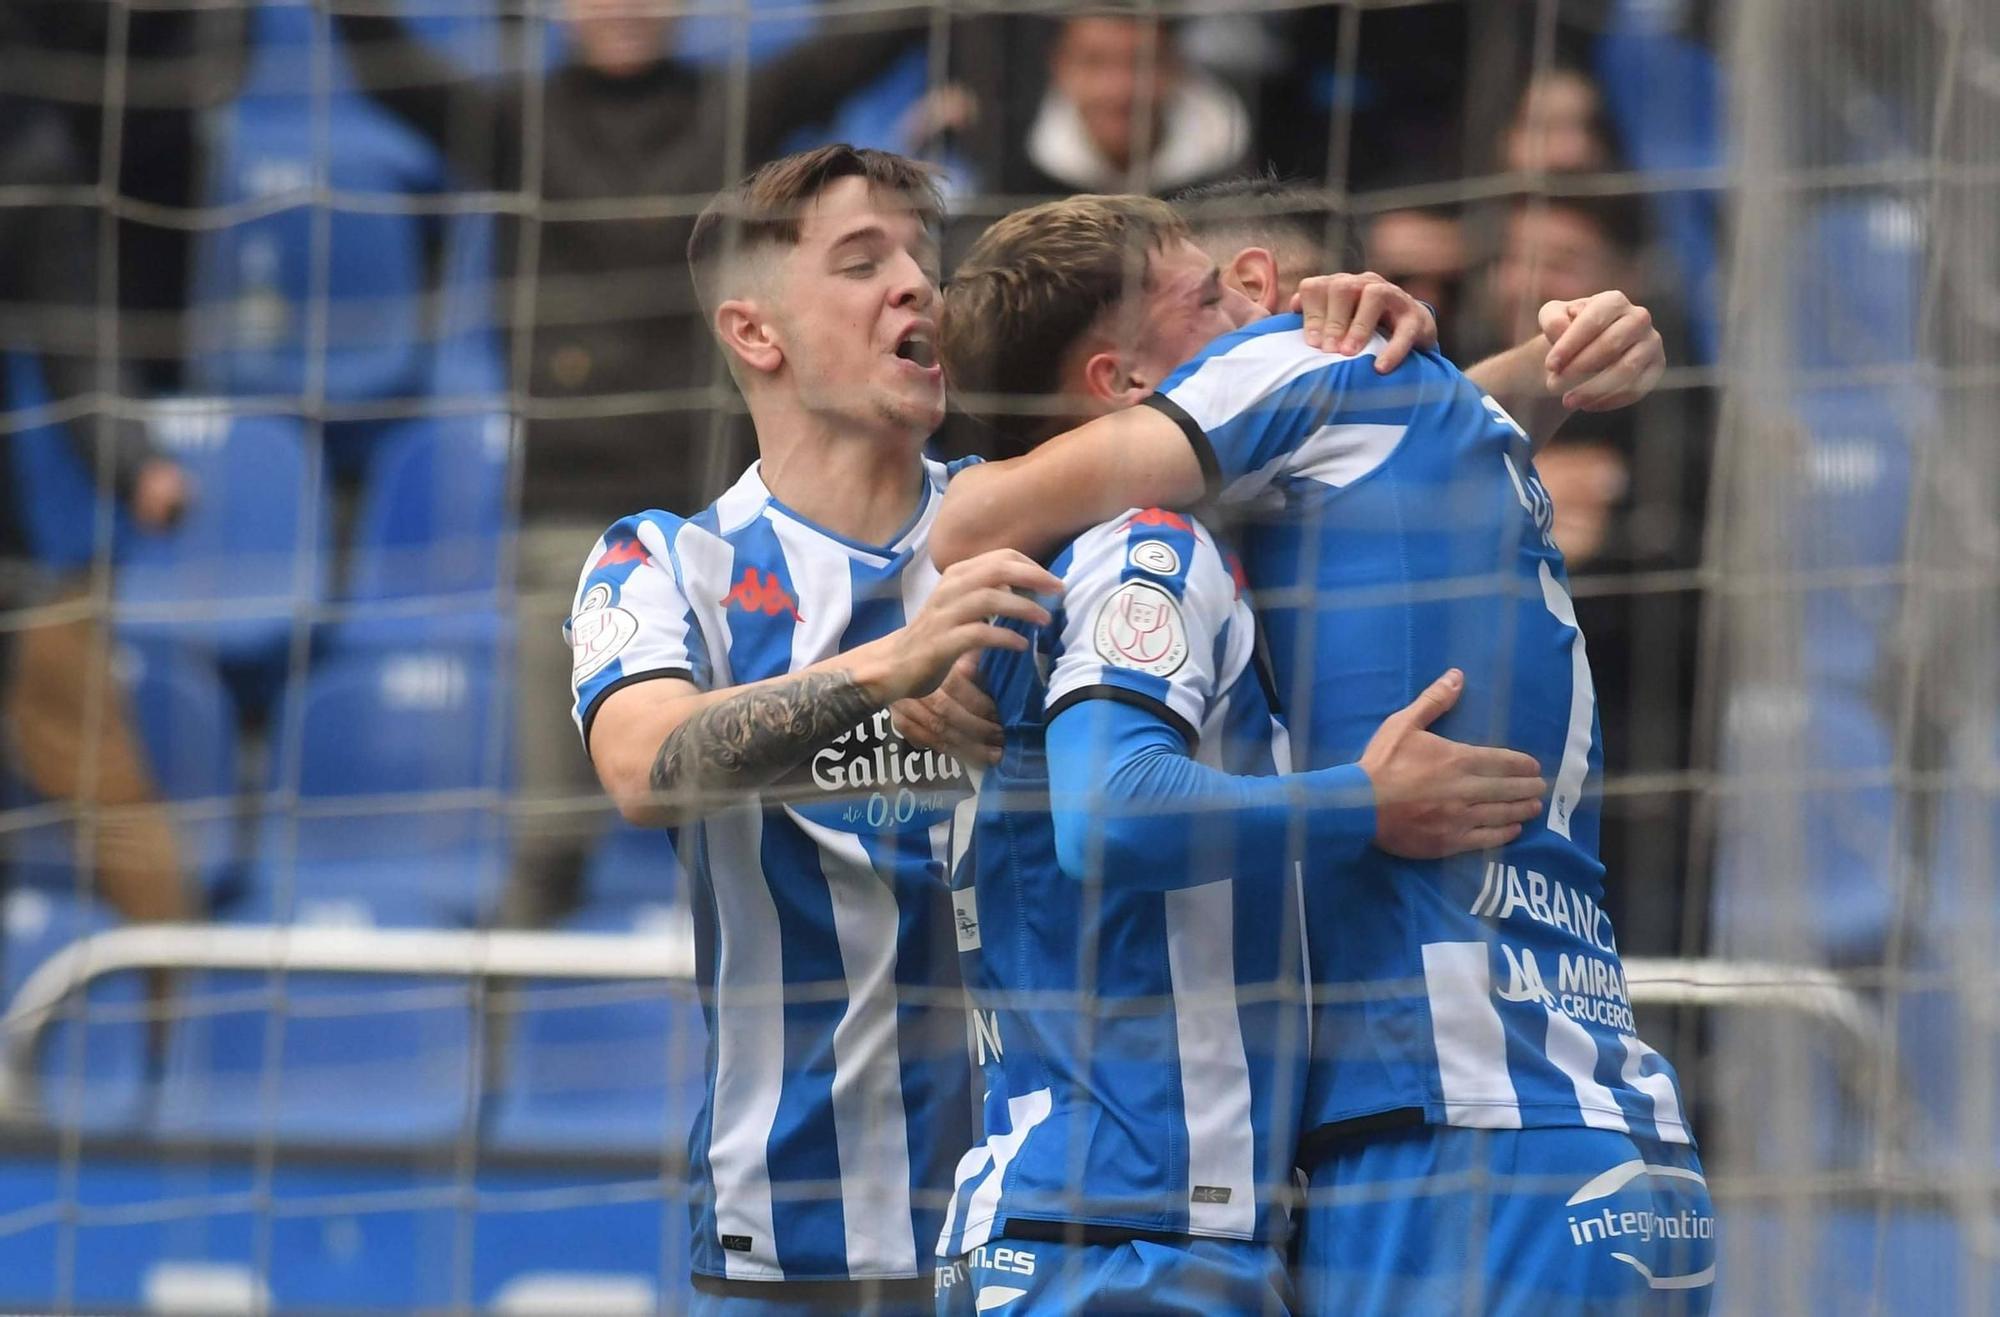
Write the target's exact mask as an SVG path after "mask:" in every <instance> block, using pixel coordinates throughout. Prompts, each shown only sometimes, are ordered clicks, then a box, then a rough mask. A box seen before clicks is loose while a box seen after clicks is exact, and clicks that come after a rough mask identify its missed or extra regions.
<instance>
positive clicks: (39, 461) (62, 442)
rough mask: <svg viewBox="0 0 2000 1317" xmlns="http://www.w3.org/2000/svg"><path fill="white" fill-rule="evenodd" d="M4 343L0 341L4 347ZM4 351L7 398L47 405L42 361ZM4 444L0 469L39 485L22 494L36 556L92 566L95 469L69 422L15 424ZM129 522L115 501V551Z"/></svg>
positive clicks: (25, 405) (22, 483)
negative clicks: (27, 494) (73, 439)
mask: <svg viewBox="0 0 2000 1317" xmlns="http://www.w3.org/2000/svg"><path fill="white" fill-rule="evenodd" d="M4 347H5V344H0V349H4ZM0 357H4V360H0V369H4V370H5V371H6V388H5V389H4V390H0V392H4V394H5V396H6V398H7V400H8V402H9V404H10V405H11V406H12V407H13V408H14V409H15V410H17V411H27V410H30V409H33V408H40V407H46V406H48V405H49V395H48V386H47V382H46V380H45V379H44V377H43V375H42V366H41V362H40V361H39V360H37V359H36V358H35V357H34V356H33V355H31V354H29V353H25V352H4V353H0ZM0 447H4V448H5V450H6V469H5V470H4V472H0V474H4V475H5V476H6V477H7V478H8V479H9V480H11V481H13V482H14V487H15V488H17V489H32V490H34V491H35V496H34V497H33V498H28V499H22V500H20V506H19V509H18V510H19V512H20V515H21V520H22V523H23V525H24V526H25V527H26V531H27V538H28V548H29V550H30V551H31V552H32V553H33V554H34V555H35V559H36V561H38V562H40V563H42V564H44V565H45V566H48V567H52V568H56V569H65V568H80V567H86V566H88V565H89V564H90V562H91V561H92V560H93V558H95V557H96V556H97V554H96V550H98V549H100V548H101V547H102V546H100V544H99V543H98V538H99V535H100V531H99V527H98V516H97V514H98V507H97V496H96V489H97V482H96V473H95V472H93V471H91V470H90V469H89V467H88V465H87V464H86V463H85V462H84V461H82V460H81V458H80V457H79V456H78V454H77V451H76V449H75V448H74V447H72V446H71V444H70V436H69V434H68V432H67V428H66V427H65V425H64V424H63V423H61V422H50V423H49V424H46V425H36V426H31V427H29V428H27V429H21V430H16V431H14V432H13V433H12V434H11V435H9V436H8V437H7V439H6V441H5V443H4V444H0ZM128 524H129V523H128V518H127V517H126V515H125V511H124V509H123V507H122V506H118V505H116V504H114V506H113V512H112V521H111V525H110V532H111V544H110V547H111V551H112V552H113V553H114V554H115V553H116V552H117V549H118V545H119V542H120V540H121V539H122V538H123V535H124V534H125V531H126V528H127V526H128Z"/></svg>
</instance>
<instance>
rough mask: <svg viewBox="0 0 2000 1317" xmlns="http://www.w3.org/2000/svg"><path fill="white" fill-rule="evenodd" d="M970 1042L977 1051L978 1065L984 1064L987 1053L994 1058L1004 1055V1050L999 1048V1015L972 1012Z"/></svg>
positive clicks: (977, 1011)
mask: <svg viewBox="0 0 2000 1317" xmlns="http://www.w3.org/2000/svg"><path fill="white" fill-rule="evenodd" d="M972 1041H973V1045H974V1046H975V1047H976V1048H977V1049H978V1053H979V1059H978V1064H979V1065H985V1064H986V1060H987V1054H988V1053H991V1054H992V1055H993V1056H995V1057H998V1056H1003V1055H1005V1050H1004V1049H1003V1048H1002V1047H1001V1046H1000V1013H999V1012H998V1011H982V1010H977V1009H975V1010H974V1011H973V1012H972Z"/></svg>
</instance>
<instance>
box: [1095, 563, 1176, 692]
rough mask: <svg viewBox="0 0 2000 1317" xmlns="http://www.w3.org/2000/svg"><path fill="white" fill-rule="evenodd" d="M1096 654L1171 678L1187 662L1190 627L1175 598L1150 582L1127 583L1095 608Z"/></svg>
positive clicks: (1148, 672)
mask: <svg viewBox="0 0 2000 1317" xmlns="http://www.w3.org/2000/svg"><path fill="white" fill-rule="evenodd" d="M1093 638H1094V640H1095V641H1096V644H1097V653H1098V656H1099V657H1100V658H1102V659H1103V660H1104V661H1105V662H1106V663H1110V664H1114V665H1116V666H1118V667H1121V668H1129V669H1131V670H1132V671H1134V672H1144V673H1146V674H1148V675H1149V676H1154V677H1168V676H1172V675H1173V674H1174V673H1176V672H1179V671H1180V669H1181V665H1182V664H1183V663H1186V662H1187V656H1188V641H1187V624H1186V623H1185V622H1183V621H1182V620H1181V606H1180V604H1179V602H1178V601H1176V600H1175V599H1174V597H1173V596H1172V595H1170V594H1168V593H1167V592H1166V591H1165V590H1162V589H1161V588H1160V587H1159V586H1157V585H1154V584H1152V583H1151V582H1149V581H1127V582H1126V583H1125V584H1123V585H1121V586H1119V587H1118V589H1117V590H1115V591H1113V592H1112V595H1111V597H1110V598H1109V599H1106V600H1105V601H1104V603H1103V605H1102V606H1101V607H1100V608H1099V609H1098V610H1097V629H1096V633H1095V635H1094V637H1093Z"/></svg>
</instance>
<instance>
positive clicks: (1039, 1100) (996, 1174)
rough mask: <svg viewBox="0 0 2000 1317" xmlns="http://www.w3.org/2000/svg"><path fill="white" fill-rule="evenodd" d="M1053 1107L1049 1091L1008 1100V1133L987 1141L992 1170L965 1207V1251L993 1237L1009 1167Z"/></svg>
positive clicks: (1035, 1092) (1039, 1090) (963, 1242)
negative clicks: (994, 1219)
mask: <svg viewBox="0 0 2000 1317" xmlns="http://www.w3.org/2000/svg"><path fill="white" fill-rule="evenodd" d="M1051 1107H1052V1099H1051V1097H1050V1094H1049V1090H1047V1089H1046V1088H1038V1089H1036V1090H1035V1091H1034V1092H1032V1093H1024V1094H1022V1095H1021V1096H1019V1097H1010V1098H1008V1099H1007V1132H1006V1133H1005V1134H996V1135H994V1136H992V1137H991V1138H989V1139H987V1140H986V1146H987V1148H988V1149H989V1150H990V1151H991V1152H992V1155H993V1169H992V1170H991V1171H988V1172H987V1174H986V1178H985V1179H984V1180H982V1181H981V1182H980V1185H979V1187H978V1188H977V1189H975V1190H973V1191H972V1197H971V1199H970V1200H968V1201H967V1203H966V1205H965V1238H964V1239H963V1240H961V1241H960V1243H959V1247H960V1250H961V1251H962V1252H966V1253H970V1252H971V1251H972V1250H973V1249H975V1248H978V1247H979V1246H980V1245H982V1244H985V1243H987V1242H989V1241H990V1240H991V1239H992V1238H993V1214H994V1213H995V1212H996V1211H997V1210H998V1209H999V1206H1000V1189H1001V1186H1003V1185H1005V1184H1006V1182H1007V1167H1008V1166H1009V1165H1010V1164H1011V1163H1012V1162H1013V1160H1014V1155H1015V1154H1016V1153H1018V1152H1020V1151H1021V1145H1022V1144H1023V1143H1026V1142H1027V1141H1028V1136H1029V1135H1030V1134H1032V1133H1034V1131H1035V1126H1037V1125H1039V1124H1041V1123H1042V1122H1043V1121H1045V1120H1047V1119H1048V1118H1049V1111H1050V1109H1051Z"/></svg>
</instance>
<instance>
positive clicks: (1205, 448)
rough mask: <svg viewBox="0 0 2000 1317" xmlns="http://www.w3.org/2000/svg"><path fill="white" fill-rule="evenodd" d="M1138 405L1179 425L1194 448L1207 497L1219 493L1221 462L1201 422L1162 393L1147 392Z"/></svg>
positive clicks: (1189, 444)
mask: <svg viewBox="0 0 2000 1317" xmlns="http://www.w3.org/2000/svg"><path fill="white" fill-rule="evenodd" d="M1139 405H1140V406H1142V407H1151V408H1152V409H1153V410H1154V411H1156V412H1158V413H1159V414H1160V415H1162V416H1164V417H1166V418H1167V419H1168V420H1170V421H1172V422H1173V423H1174V424H1175V425H1177V426H1179V427H1180V430H1181V433H1182V434H1184V435H1186V436H1187V441H1188V447H1190V448H1192V449H1194V460H1195V461H1197V462H1199V463H1201V483H1202V486H1203V487H1204V488H1205V489H1206V490H1207V493H1208V497H1209V498H1214V497H1215V496H1216V495H1217V494H1220V493H1221V492H1222V464H1221V463H1220V462H1219V461H1217V460H1216V457H1215V445H1214V444H1212V443H1210V442H1209V440H1208V431H1206V430H1204V429H1202V428H1201V423H1200V422H1199V421H1197V420H1195V419H1194V417H1192V416H1190V415H1188V413H1187V409H1186V408H1185V407H1183V406H1181V405H1180V404H1179V403H1177V402H1175V401H1174V400H1173V399H1172V398H1169V397H1168V396H1167V395H1166V394H1164V393H1153V394H1148V395H1147V396H1146V397H1145V398H1143V399H1141V400H1140V403H1139Z"/></svg>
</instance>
